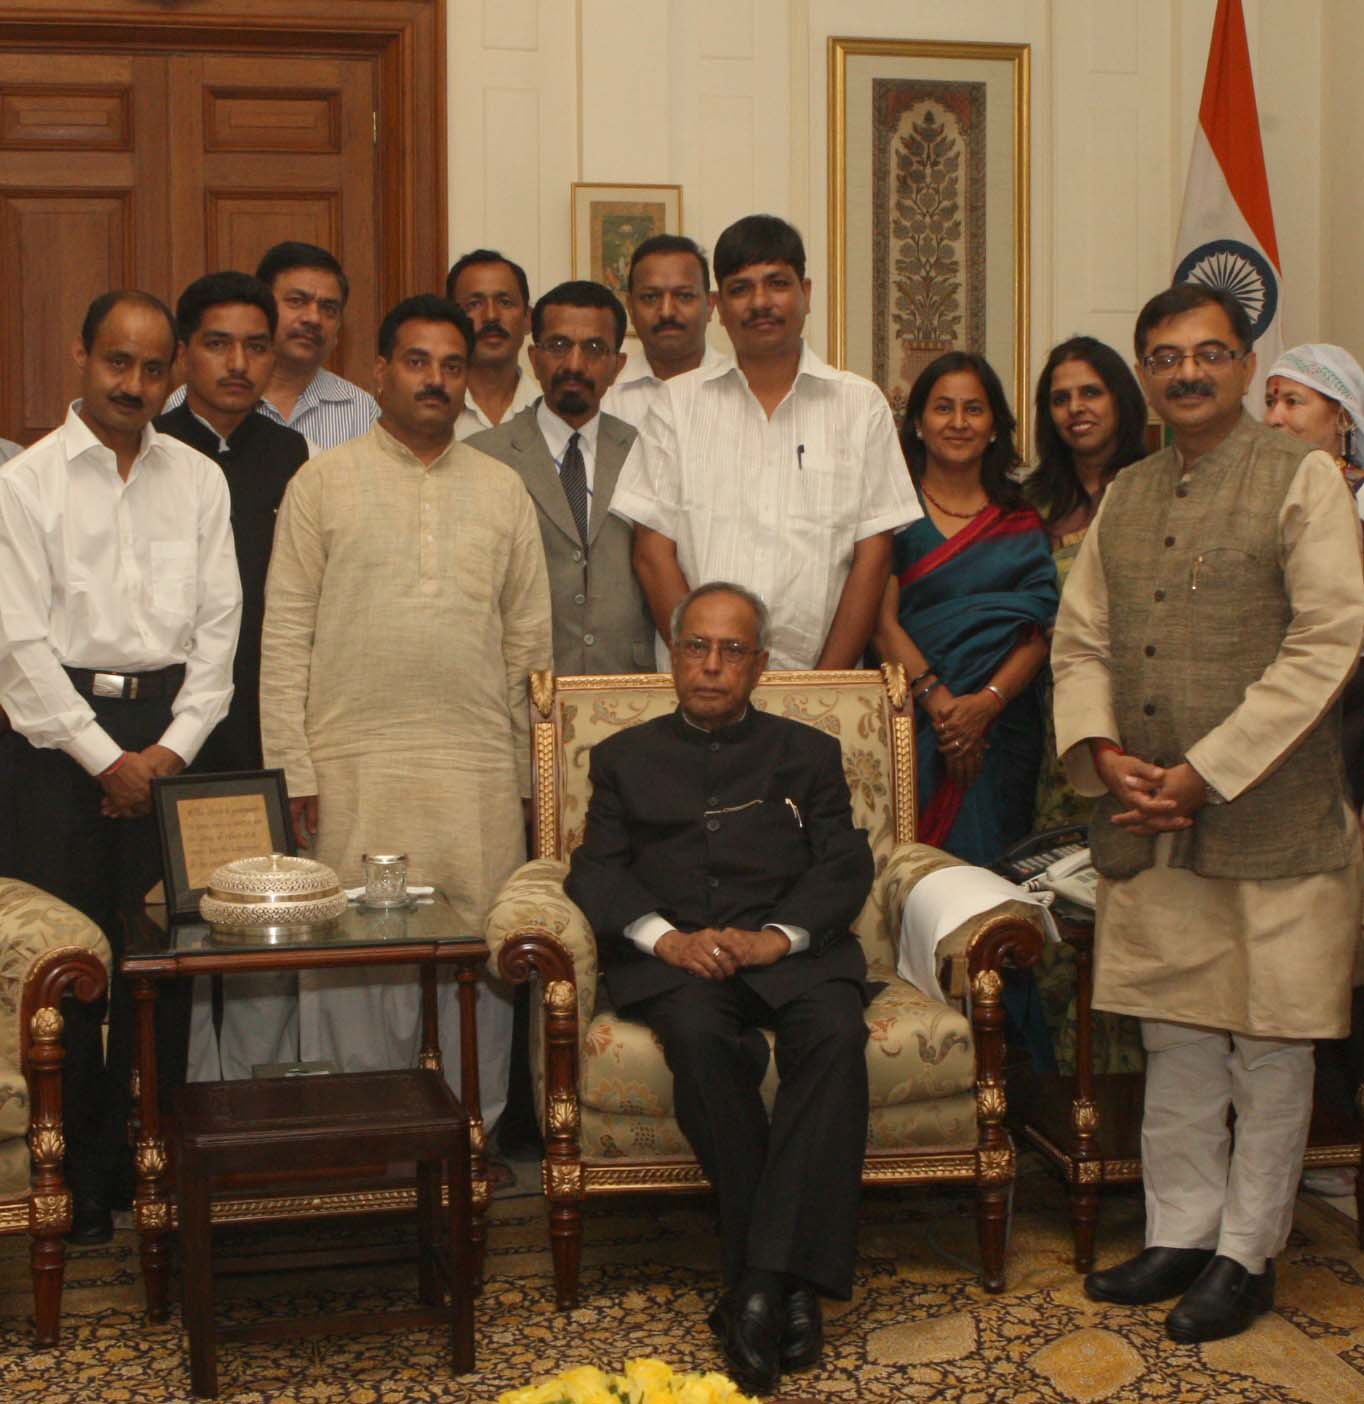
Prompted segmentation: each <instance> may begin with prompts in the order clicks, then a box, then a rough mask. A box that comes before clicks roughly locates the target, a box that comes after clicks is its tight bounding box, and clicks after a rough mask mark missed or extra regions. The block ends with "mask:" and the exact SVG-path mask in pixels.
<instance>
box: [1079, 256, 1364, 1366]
mask: <svg viewBox="0 0 1364 1404" xmlns="http://www.w3.org/2000/svg"><path fill="white" fill-rule="evenodd" d="M1251 345H1252V332H1251V326H1250V323H1249V320H1248V318H1247V315H1246V312H1245V310H1244V309H1243V308H1242V306H1241V304H1240V303H1239V302H1237V301H1236V299H1235V298H1234V297H1232V296H1231V295H1229V294H1227V293H1224V292H1222V291H1220V290H1216V289H1211V288H1207V287H1204V286H1202V285H1196V284H1183V285H1180V286H1178V287H1174V288H1170V289H1168V290H1167V291H1165V292H1163V293H1161V294H1160V295H1159V296H1157V297H1155V298H1153V299H1152V300H1151V301H1150V302H1149V303H1147V305H1146V307H1145V308H1144V309H1143V310H1142V312H1141V314H1140V316H1139V317H1138V319H1137V328H1136V350H1137V358H1138V367H1137V368H1138V370H1139V372H1140V374H1141V377H1142V382H1143V385H1144V387H1145V390H1146V394H1147V398H1148V399H1149V400H1150V402H1151V403H1152V405H1154V406H1155V408H1156V410H1157V412H1158V413H1159V414H1160V416H1161V418H1162V419H1164V421H1165V422H1166V423H1167V424H1168V425H1169V426H1170V428H1171V430H1172V431H1173V437H1174V442H1173V444H1172V445H1171V446H1170V447H1168V448H1165V449H1162V450H1161V451H1160V452H1159V453H1156V454H1154V455H1152V456H1151V457H1150V458H1147V459H1145V460H1143V461H1142V462H1141V463H1140V464H1138V465H1136V466H1135V467H1133V468H1131V469H1129V470H1128V471H1127V472H1125V473H1122V474H1121V475H1120V476H1119V477H1118V478H1117V480H1116V481H1115V482H1114V483H1113V485H1112V486H1111V487H1110V488H1109V490H1108V492H1107V494H1106V496H1105V497H1104V501H1103V505H1102V507H1101V508H1100V510H1099V513H1098V515H1097V516H1096V518H1095V520H1094V524H1093V526H1092V527H1091V528H1090V530H1089V532H1088V534H1087V535H1086V537H1085V541H1084V545H1083V546H1082V547H1081V550H1080V555H1079V557H1078V559H1077V560H1076V563H1075V567H1074V569H1073V571H1072V573H1071V576H1070V579H1069V581H1068V582H1067V585H1066V590H1065V594H1064V595H1063V596H1062V599H1061V610H1060V614H1059V615H1058V617H1057V620H1056V636H1055V641H1054V644H1053V651H1052V666H1053V669H1054V672H1055V678H1056V743H1057V747H1058V749H1059V751H1060V753H1061V755H1062V756H1063V758H1064V760H1065V764H1066V768H1067V770H1068V772H1069V774H1070V777H1071V780H1072V781H1073V782H1074V783H1075V785H1076V786H1077V788H1078V789H1079V790H1080V791H1081V793H1084V794H1090V795H1102V796H1103V798H1101V799H1100V800H1099V803H1098V805H1097V806H1096V808H1095V812H1094V819H1093V824H1092V829H1091V835H1090V840H1091V846H1092V849H1093V854H1094V864H1095V867H1096V868H1097V869H1098V870H1099V873H1100V878H1101V880H1100V883H1099V891H1098V939H1097V950H1096V962H1095V986H1094V1004H1095V1006H1096V1007H1098V1008H1102V1009H1108V1010H1113V1011H1116V1012H1119V1013H1123V1014H1131V1015H1134V1016H1136V1017H1137V1018H1139V1019H1140V1020H1141V1025H1142V1040H1143V1042H1144V1044H1145V1046H1146V1052H1147V1071H1146V1104H1145V1109H1144V1113H1143V1118H1142V1177H1143V1181H1144V1183H1145V1187H1146V1243H1147V1247H1146V1249H1145V1251H1144V1252H1142V1253H1140V1254H1139V1255H1138V1256H1137V1257H1135V1258H1133V1259H1131V1260H1130V1261H1128V1262H1125V1263H1122V1264H1120V1265H1118V1266H1116V1267H1112V1268H1109V1269H1107V1270H1105V1271H1101V1272H1095V1273H1091V1274H1090V1276H1089V1277H1088V1278H1087V1279H1086V1282H1085V1289H1086V1291H1087V1292H1088V1293H1089V1295H1090V1296H1091V1297H1093V1298H1095V1299H1097V1300H1099V1301H1107V1302H1118V1303H1123V1304H1127V1305H1140V1304H1145V1303H1149V1302H1157V1301H1163V1300H1166V1299H1168V1298H1172V1297H1176V1296H1180V1294H1181V1293H1182V1294H1183V1295H1182V1297H1181V1300H1180V1301H1179V1304H1178V1305H1177V1306H1176V1307H1175V1308H1174V1309H1173V1310H1172V1311H1171V1312H1170V1314H1169V1316H1168V1318H1167V1320H1166V1329H1167V1331H1168V1332H1169V1334H1170V1335H1171V1336H1172V1337H1173V1338H1174V1339H1175V1340H1177V1341H1182V1342H1194V1341H1207V1340H1215V1339H1217V1338H1219V1337H1222V1336H1230V1335H1235V1334H1236V1333H1237V1332H1239V1331H1242V1330H1244V1329H1245V1328H1246V1326H1248V1325H1249V1324H1250V1322H1251V1321H1252V1320H1253V1319H1254V1317H1255V1316H1256V1315H1257V1314H1258V1313H1260V1312H1263V1311H1267V1310H1268V1309H1269V1308H1270V1307H1272V1306H1273V1302H1274V1263H1273V1260H1274V1256H1275V1254H1276V1253H1278V1252H1279V1251H1280V1250H1281V1249H1282V1248H1283V1246H1284V1244H1285V1242H1286V1241H1287V1239H1288V1232H1289V1228H1290V1227H1291V1224H1292V1218H1293V1204H1294V1199H1295V1195H1296V1191H1297V1183H1298V1174H1299V1170H1300V1167H1301V1163H1302V1155H1303V1148H1304V1146H1305V1144H1306V1141H1307V1129H1308V1122H1309V1121H1310V1119H1311V1111H1312V1073H1313V1067H1312V1040H1313V1039H1314V1038H1336V1037H1340V1036H1341V1035H1343V1034H1345V1033H1347V1032H1348V1029H1349V1023H1350V975H1351V970H1352V968H1353V963H1354V949H1355V944H1356V941H1357V939H1358V935H1359V917H1360V846H1359V832H1358V828H1357V825H1356V822H1355V817H1354V813H1353V811H1352V809H1351V807H1350V805H1349V803H1348V802H1347V798H1346V790H1345V784H1344V775H1343V772H1342V768H1341V763H1340V704H1339V698H1340V692H1341V689H1342V687H1343V686H1344V684H1345V682H1346V680H1347V679H1348V678H1349V676H1350V674H1351V672H1352V671H1353V670H1354V667H1355V664H1356V662H1357V660H1358V658H1359V651H1360V639H1361V635H1362V634H1364V572H1361V565H1360V539H1359V520H1358V517H1357V515H1356V513H1355V510H1354V503H1353V501H1352V500H1351V498H1350V493H1349V491H1348V489H1347V488H1346V486H1345V482H1344V480H1343V478H1342V477H1341V475H1340V472H1339V470H1338V469H1337V468H1336V466H1335V464H1334V463H1333V462H1332V461H1331V459H1330V457H1329V456H1328V455H1327V454H1325V453H1323V452H1321V451H1319V450H1312V449H1310V448H1309V446H1308V445H1306V444H1304V443H1302V442H1300V441H1298V440H1296V439H1294V438H1291V437H1290V436H1288V435H1286V434H1281V433H1276V432H1275V431H1273V430H1271V429H1268V428H1265V427H1264V426H1263V425H1260V424H1258V423H1256V422H1255V421H1254V420H1253V419H1251V417H1250V416H1249V415H1248V414H1247V413H1246V412H1245V410H1244V409H1243V408H1242V404H1241V400H1242V396H1243V395H1244V394H1245V392H1246V388H1247V386H1248V385H1249V384H1250V381H1251V378H1252V376H1253V375H1254V370H1255V355H1254V352H1253V351H1252V349H1251ZM1229 1108H1234V1109H1235V1112H1236V1131H1235V1144H1234V1147H1233V1144H1232V1136H1231V1133H1230V1131H1229V1129H1228V1117H1227V1113H1228V1110H1229Z"/></svg>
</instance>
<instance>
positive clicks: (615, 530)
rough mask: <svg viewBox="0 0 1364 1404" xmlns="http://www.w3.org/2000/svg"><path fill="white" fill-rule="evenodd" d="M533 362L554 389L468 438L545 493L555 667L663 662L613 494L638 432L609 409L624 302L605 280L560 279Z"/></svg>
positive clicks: (637, 666) (543, 523)
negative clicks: (604, 408)
mask: <svg viewBox="0 0 1364 1404" xmlns="http://www.w3.org/2000/svg"><path fill="white" fill-rule="evenodd" d="M531 320H532V328H533V332H534V337H535V343H534V345H533V346H532V347H531V352H530V361H531V365H532V366H533V367H534V369H535V376H536V379H537V380H538V381H539V382H540V387H541V389H542V390H543V391H544V398H543V399H541V400H539V401H537V402H536V404H535V405H533V406H532V407H530V408H529V409H523V410H522V411H521V412H520V414H518V415H517V416H516V417H515V418H514V419H513V420H511V422H510V423H507V424H503V425H500V426H499V427H498V428H496V429H489V430H487V431H486V432H484V433H482V434H478V435H475V437H474V438H472V439H470V440H469V445H470V447H471V448H476V449H480V450H481V451H482V452H484V453H487V454H491V455H492V456H493V457H494V458H496V459H500V460H501V461H502V462H503V463H506V464H508V465H509V466H510V467H512V468H515V469H516V471H517V472H518V473H519V474H520V475H521V478H522V480H523V481H524V483H525V484H526V487H527V489H528V490H529V491H530V495H531V496H532V497H533V498H534V499H535V510H536V513H537V514H538V516H539V519H540V535H541V539H542V541H543V542H544V547H545V560H546V562H547V564H548V567H549V584H550V594H551V599H552V603H553V612H554V669H555V671H556V672H557V673H561V674H578V673H638V672H650V673H651V672H653V662H654V644H653V638H654V626H653V621H652V620H651V619H650V618H649V607H648V605H647V604H646V602H645V599H644V593H643V591H642V590H641V589H640V588H639V582H638V581H637V580H636V579H635V573H634V571H633V569H632V568H631V566H630V528H629V527H628V526H627V525H626V524H625V522H623V521H622V520H621V519H620V518H619V517H613V516H612V515H611V510H610V509H611V494H612V493H613V492H614V491H615V486H616V480H617V479H618V478H619V476H620V474H621V472H622V471H623V469H624V468H625V466H626V465H627V464H628V463H629V462H630V458H631V456H632V455H635V454H638V452H639V449H638V446H637V443H636V435H635V431H634V430H633V429H632V428H631V427H630V426H629V425H628V424H626V423H625V422H624V421H623V420H620V419H617V418H616V417H615V416H614V415H610V414H603V413H600V412H599V411H600V406H601V402H602V395H603V392H605V390H606V389H607V387H608V386H609V385H610V384H611V382H612V381H613V380H614V379H615V378H616V375H617V373H618V371H619V370H620V367H621V364H622V362H623V361H624V359H625V358H624V357H623V356H621V355H620V346H621V342H622V341H623V340H624V339H625V309H624V308H623V307H622V306H621V305H620V301H619V299H617V297H616V295H615V294H614V293H613V292H612V291H611V290H610V289H609V288H607V287H603V286H602V284H600V283H590V282H571V283H560V284H559V286H558V287H557V288H552V289H551V290H550V291H549V292H547V293H546V294H545V295H544V296H543V297H542V298H541V299H540V300H539V302H537V303H536V304H535V311H534V313H533V315H532V319H531Z"/></svg>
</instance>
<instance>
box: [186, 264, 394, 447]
mask: <svg viewBox="0 0 1364 1404" xmlns="http://www.w3.org/2000/svg"><path fill="white" fill-rule="evenodd" d="M256 277H257V278H259V279H260V280H261V282H262V283H264V284H265V285H266V286H267V287H268V288H269V289H270V291H271V292H273V293H274V295H275V302H276V303H277V304H278V306H279V326H278V328H277V329H276V331H275V367H274V370H272V371H271V372H270V381H269V384H267V385H266V387H265V394H264V395H263V396H262V397H261V399H260V402H259V404H257V406H256V409H257V410H258V411H259V412H260V413H261V414H263V415H264V416H265V417H266V418H267V419H273V420H274V421H275V423H276V424H282V425H284V427H285V428H286V429H294V430H296V431H297V432H298V433H300V434H302V435H303V437H304V438H305V439H307V441H308V444H309V446H310V448H311V449H312V452H313V453H318V452H320V451H322V450H323V449H329V448H335V447H336V446H337V444H344V443H346V442H347V441H348V440H350V439H357V438H359V437H360V435H361V434H363V433H365V432H366V431H367V430H368V429H369V426H370V425H371V424H373V423H374V421H375V420H376V419H378V417H379V404H378V401H376V400H375V398H374V396H373V395H371V394H370V393H369V392H368V391H367V390H362V389H361V388H360V387H359V386H358V385H354V384H352V383H351V382H350V381H349V380H345V379H343V378H342V377H341V376H339V375H334V374H333V373H332V372H331V371H329V370H327V369H326V365H325V362H326V360H327V358H328V357H329V356H330V355H331V354H332V352H333V351H335V350H336V343H337V339H338V338H339V337H340V335H341V318H342V315H343V314H344V312H345V308H346V302H347V300H348V299H349V297H350V281H349V279H348V278H347V277H346V275H345V272H344V270H343V269H342V267H341V265H340V263H338V262H337V260H336V258H335V257H334V256H333V255H332V254H330V253H328V252H327V250H326V249H320V248H318V247H317V245H316V244H302V243H297V242H294V241H290V242H288V243H284V244H276V245H275V246H274V247H273V248H270V249H267V250H266V252H265V255H264V257H263V258H262V259H261V261H260V263H259V264H258V265H257V266H256ZM184 398H185V387H184V386H181V387H180V388H179V389H178V390H177V391H175V393H174V394H173V395H172V396H171V397H170V399H169V400H167V401H166V409H167V410H173V409H178V408H179V406H180V403H181V401H182V400H183V399H184Z"/></svg>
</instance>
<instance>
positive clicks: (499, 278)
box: [445, 249, 540, 439]
mask: <svg viewBox="0 0 1364 1404" xmlns="http://www.w3.org/2000/svg"><path fill="white" fill-rule="evenodd" d="M445 296H446V297H448V298H449V299H450V301H451V302H453V303H454V304H455V306H456V307H458V308H460V309H461V310H462V311H463V312H464V314H465V316H467V317H468V319H469V321H470V322H471V323H473V328H474V349H473V355H472V357H471V358H470V361H469V384H468V388H467V389H466V390H465V392H464V408H463V409H462V410H460V412H459V418H458V419H457V420H455V438H457V439H467V438H470V437H471V436H472V435H474V434H481V433H482V432H483V431H484V430H485V429H493V428H495V427H496V426H497V425H499V424H505V423H507V421H508V420H510V419H512V418H513V417H514V416H515V415H518V414H520V413H521V411H522V410H523V409H526V408H528V407H529V406H530V405H533V404H534V403H535V401H536V400H537V399H538V398H539V395H540V387H539V386H538V385H537V384H536V383H535V377H534V376H533V375H527V374H526V373H525V371H524V370H522V369H521V366H520V364H519V360H520V356H521V348H522V347H523V346H524V345H525V344H526V336H527V334H528V333H529V332H530V283H529V282H528V281H527V280H526V270H525V269H524V268H522V267H521V265H520V264H519V263H513V262H512V261H511V259H509V258H504V257H503V256H502V255H501V254H500V253H498V252H497V250H496V249H473V250H471V251H470V252H469V253H467V254H464V255H463V256H462V257H460V258H459V259H457V260H456V261H455V263H454V265H453V267H452V268H451V269H450V272H449V273H448V274H447V275H446V278H445Z"/></svg>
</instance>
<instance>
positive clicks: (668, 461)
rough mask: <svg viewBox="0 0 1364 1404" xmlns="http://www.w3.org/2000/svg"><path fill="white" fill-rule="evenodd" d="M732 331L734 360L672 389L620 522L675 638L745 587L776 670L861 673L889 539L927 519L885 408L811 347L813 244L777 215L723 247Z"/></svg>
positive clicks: (725, 319)
mask: <svg viewBox="0 0 1364 1404" xmlns="http://www.w3.org/2000/svg"><path fill="white" fill-rule="evenodd" d="M715 273H716V278H717V281H718V284H719V310H720V321H721V323H722V324H723V326H724V328H725V330H726V331H727V332H728V333H729V338H730V341H731V342H732V343H733V345H734V352H735V356H736V357H737V364H725V365H721V366H716V367H712V368H710V369H706V368H704V367H701V368H698V369H697V370H694V371H689V372H688V373H687V374H685V375H680V376H677V377H676V378H675V379H673V380H670V381H668V382H667V391H668V393H667V398H666V399H665V400H664V401H662V402H661V403H660V405H659V406H658V408H657V412H656V413H652V414H651V415H650V417H649V420H648V422H647V423H646V425H645V427H644V431H643V432H644V437H645V440H646V452H645V455H644V457H643V460H642V462H641V463H640V464H639V466H638V467H637V468H636V469H634V470H627V471H626V472H624V473H622V475H621V479H620V482H619V484H618V485H617V487H616V495H615V499H614V501H613V502H612V511H614V512H617V513H618V514H619V515H620V516H623V517H625V518H626V519H627V520H629V521H631V522H633V523H634V526H635V547H634V562H635V570H636V571H637V573H638V575H639V578H640V582H641V584H642V585H643V586H644V592H645V594H646V595H647V596H648V599H649V607H650V610H651V612H652V613H653V617H654V623H655V624H656V625H657V626H658V632H659V634H660V635H661V637H662V639H663V641H664V642H665V643H666V642H667V641H668V629H669V619H670V616H671V613H672V610H673V607H674V606H675V605H676V604H677V602H678V600H680V599H681V598H682V597H683V596H684V595H685V594H686V593H687V591H688V589H689V588H690V586H692V585H696V584H700V583H701V582H703V581H706V580H734V581H737V582H738V583H739V584H741V585H744V586H745V587H746V588H748V589H750V590H752V591H753V592H754V593H755V594H757V595H758V596H760V597H761V598H762V599H763V601H764V602H765V603H766V604H767V606H768V608H769V609H770V610H771V613H772V637H771V666H772V667H774V668H852V667H856V666H857V665H858V663H859V661H860V660H861V657H862V652H863V650H864V649H865V647H866V644H867V640H868V638H869V637H870V636H871V629H872V624H873V622H874V620H875V618H876V609H877V604H878V602H879V600H880V598H881V596H882V594H883V593H884V592H885V588H886V580H887V577H888V576H889V574H890V538H891V533H892V532H894V531H897V530H899V529H900V528H901V527H903V526H906V525H908V523H910V522H912V521H914V520H915V519H916V518H918V517H919V516H920V515H921V512H920V509H919V505H918V500H917V498H916V496H915V494H914V490H913V487H912V486H911V484H910V479H909V473H908V470H907V469H906V468H905V462H904V458H903V456H902V454H901V452H900V445H899V442H898V440H897V438H896V435H895V424H894V421H893V420H892V418H891V413H890V406H889V405H888V404H887V403H886V398H885V396H884V395H883V394H882V393H881V391H880V390H879V389H878V388H877V387H876V386H875V385H873V384H872V383H871V381H869V380H864V379H862V377H861V376H857V375H853V374H851V373H850V372H848V371H841V370H835V369H834V368H833V367H832V366H829V365H826V364H825V362H824V361H822V360H821V359H820V358H819V357H818V356H816V355H815V353H814V352H813V351H812V350H811V349H810V347H809V346H808V345H807V344H806V343H805V341H804V340H803V338H802V331H803V329H804V326H805V318H806V315H807V314H808V312H809V308H810V280H809V279H808V278H807V277H806V276H805V247H804V245H803V243H802V242H801V237H800V234H799V233H798V232H797V231H796V230H795V229H794V228H792V227H791V225H789V224H787V223H786V221H785V220H782V219H778V218H777V217H776V216H775V215H748V216H746V217H745V218H744V219H741V220H739V221H738V222H737V223H735V224H732V225H730V227H729V228H728V229H726V230H725V232H724V233H723V234H722V235H721V236H720V239H719V242H718V243H717V244H716V246H715Z"/></svg>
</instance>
